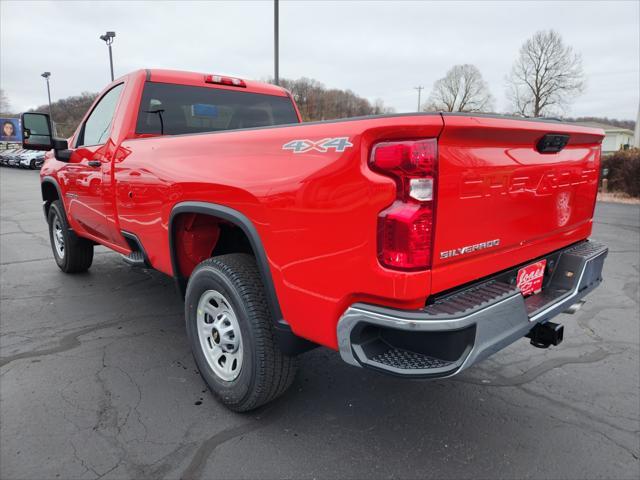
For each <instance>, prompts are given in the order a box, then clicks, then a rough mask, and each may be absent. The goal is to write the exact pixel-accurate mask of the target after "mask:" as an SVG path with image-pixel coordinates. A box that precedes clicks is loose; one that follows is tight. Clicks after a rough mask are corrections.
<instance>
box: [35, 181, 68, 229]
mask: <svg viewBox="0 0 640 480" xmlns="http://www.w3.org/2000/svg"><path fill="white" fill-rule="evenodd" d="M40 191H41V192H42V208H43V210H44V218H45V219H46V218H47V215H49V207H50V206H51V203H52V202H54V201H56V200H60V202H61V203H62V206H63V207H64V200H63V197H62V190H61V189H60V185H59V184H58V182H57V181H56V179H55V178H53V177H48V176H47V177H43V178H42V181H41V182H40Z"/></svg>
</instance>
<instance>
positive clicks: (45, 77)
mask: <svg viewBox="0 0 640 480" xmlns="http://www.w3.org/2000/svg"><path fill="white" fill-rule="evenodd" d="M40 76H41V77H42V78H44V79H45V80H46V81H47V97H48V98H49V117H51V89H50V88H49V77H50V76H51V72H44V73H42V74H41V75H40Z"/></svg>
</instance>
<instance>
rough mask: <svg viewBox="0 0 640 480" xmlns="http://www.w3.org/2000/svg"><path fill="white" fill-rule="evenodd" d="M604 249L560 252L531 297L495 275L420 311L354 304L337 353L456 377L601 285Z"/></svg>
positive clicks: (410, 371) (358, 361)
mask: <svg viewBox="0 0 640 480" xmlns="http://www.w3.org/2000/svg"><path fill="white" fill-rule="evenodd" d="M607 252H608V250H607V248H606V247H605V246H604V245H601V244H599V243H596V242H592V241H587V242H582V243H579V244H577V245H574V246H572V247H569V248H567V249H565V250H563V251H561V252H559V253H558V252H556V254H555V257H554V268H553V271H552V273H551V274H550V275H549V277H548V279H547V280H545V287H544V289H543V290H542V292H540V293H539V294H537V295H533V296H530V297H528V298H524V297H523V296H522V295H521V293H520V290H519V289H518V288H517V287H516V286H515V285H512V284H509V283H506V282H505V281H503V280H504V278H500V279H498V278H497V279H489V280H486V281H482V282H479V283H478V284H475V285H473V286H471V287H468V288H465V289H464V290H461V291H457V292H455V293H453V294H451V295H447V296H445V297H442V298H440V299H438V300H437V301H436V302H435V303H433V304H431V305H428V306H426V307H425V308H423V309H420V310H415V311H406V310H397V309H391V308H386V307H379V306H375V305H369V304H363V303H356V304H353V305H351V306H350V307H349V308H348V309H347V310H346V311H345V312H344V314H343V315H342V316H341V317H340V320H339V321H338V327H337V333H338V344H339V348H340V355H341V356H342V358H343V359H344V361H345V362H347V363H350V364H351V365H355V366H361V367H367V368H373V369H375V370H379V371H383V372H387V373H391V374H395V375H401V376H406V377H421V378H441V377H448V376H452V375H455V374H457V373H459V372H461V371H462V370H464V369H465V368H468V367H470V366H471V365H473V364H475V363H477V362H479V361H480V360H482V359H484V358H487V357H488V356H490V355H492V354H493V353H495V352H497V351H498V350H501V349H502V348H504V347H506V346H507V345H509V344H511V343H513V342H514V341H516V340H518V339H519V338H522V337H523V336H525V335H526V334H527V333H529V331H530V330H531V329H532V328H533V327H534V326H535V325H536V324H538V323H544V322H546V321H548V320H549V319H551V318H552V317H554V316H556V315H557V314H559V313H562V312H563V311H565V310H567V309H568V308H569V307H571V306H572V305H573V304H575V303H576V302H578V301H579V300H580V299H581V298H582V297H584V296H585V295H586V294H588V293H589V292H590V291H591V290H593V289H594V288H596V287H597V286H598V285H599V284H600V283H601V282H602V268H603V265H604V259H605V257H606V256H607Z"/></svg>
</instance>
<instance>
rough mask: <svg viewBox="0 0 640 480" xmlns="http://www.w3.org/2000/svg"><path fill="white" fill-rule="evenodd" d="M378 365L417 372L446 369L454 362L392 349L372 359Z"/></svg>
mask: <svg viewBox="0 0 640 480" xmlns="http://www.w3.org/2000/svg"><path fill="white" fill-rule="evenodd" d="M371 360H372V361H374V362H376V363H380V364H382V365H386V366H388V367H393V368H398V369H401V370H416V369H424V368H444V367H447V366H449V365H451V364H452V363H453V362H448V361H446V360H441V359H439V358H434V357H430V356H429V355H425V354H422V353H416V352H410V351H408V350H403V349H401V348H395V347H391V348H389V350H387V351H386V352H383V353H380V354H378V355H376V356H375V357H373V358H372V359H371Z"/></svg>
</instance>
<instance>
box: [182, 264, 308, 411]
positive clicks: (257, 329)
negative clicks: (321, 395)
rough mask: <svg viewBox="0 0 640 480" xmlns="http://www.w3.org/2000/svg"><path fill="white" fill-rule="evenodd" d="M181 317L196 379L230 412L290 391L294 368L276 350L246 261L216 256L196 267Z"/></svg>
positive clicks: (252, 267) (256, 279) (253, 270)
mask: <svg viewBox="0 0 640 480" xmlns="http://www.w3.org/2000/svg"><path fill="white" fill-rule="evenodd" d="M185 316H186V321H187V335H188V337H189V342H190V344H191V349H192V351H193V356H194V358H195V361H196V364H197V365H198V369H199V370H200V374H201V376H202V378H203V379H204V380H205V382H206V383H207V385H208V386H209V388H210V389H211V391H212V392H213V393H214V395H215V396H216V397H217V398H218V399H219V400H220V401H221V402H222V403H223V404H225V405H226V406H227V407H228V408H230V409H231V410H234V411H237V412H244V411H249V410H253V409H255V408H257V407H259V406H261V405H264V404H265V403H268V402H270V401H271V400H274V399H275V398H277V397H278V396H280V395H282V394H283V393H284V392H285V391H286V390H287V388H288V387H289V386H290V385H291V382H292V381H293V379H294V377H295V373H296V367H297V362H296V359H295V358H293V357H289V356H287V355H285V354H283V353H282V352H281V351H280V349H279V348H278V345H277V344H276V341H275V338H274V331H273V328H274V327H273V320H272V318H271V314H270V310H269V307H268V305H267V302H266V298H265V295H264V287H263V285H262V281H261V278H260V274H259V272H258V269H257V266H256V263H255V259H254V258H253V257H252V256H251V255H247V254H230V255H221V256H218V257H214V258H211V259H208V260H205V261H204V262H202V263H200V264H199V265H198V266H197V267H196V268H195V270H194V271H193V273H192V274H191V277H190V278H189V284H188V285H187V293H186V299H185Z"/></svg>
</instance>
